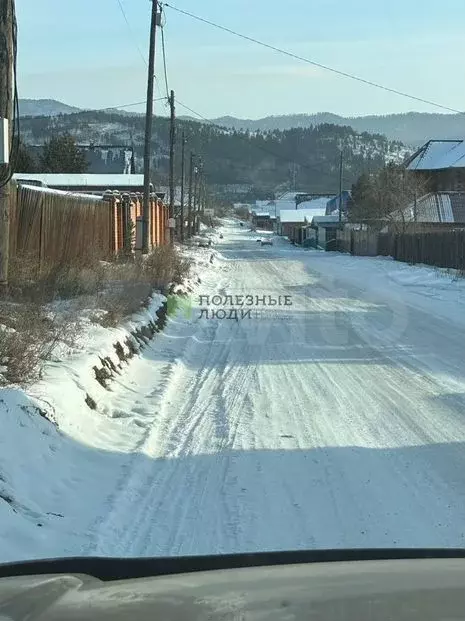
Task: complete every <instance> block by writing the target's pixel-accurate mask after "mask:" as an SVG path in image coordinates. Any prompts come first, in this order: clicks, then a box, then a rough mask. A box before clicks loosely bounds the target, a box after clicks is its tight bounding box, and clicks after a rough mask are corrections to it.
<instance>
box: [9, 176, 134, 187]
mask: <svg viewBox="0 0 465 621" xmlns="http://www.w3.org/2000/svg"><path fill="white" fill-rule="evenodd" d="M13 179H16V180H17V181H21V180H31V181H41V182H42V183H44V184H45V185H48V186H65V187H73V186H75V187H82V186H89V187H105V188H118V187H142V186H143V185H144V175H123V174H87V173H82V174H67V173H66V174H64V173H40V174H39V173H16V174H15V175H13Z"/></svg>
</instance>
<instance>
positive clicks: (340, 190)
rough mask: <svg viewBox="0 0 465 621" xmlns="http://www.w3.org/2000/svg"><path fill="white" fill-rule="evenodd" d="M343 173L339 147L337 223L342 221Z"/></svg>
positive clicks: (342, 159) (342, 158) (342, 157)
mask: <svg viewBox="0 0 465 621" xmlns="http://www.w3.org/2000/svg"><path fill="white" fill-rule="evenodd" d="M343 174H344V156H343V153H342V149H341V156H340V162H339V224H341V222H342V187H343V186H342V184H343Z"/></svg>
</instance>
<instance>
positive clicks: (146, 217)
mask: <svg viewBox="0 0 465 621" xmlns="http://www.w3.org/2000/svg"><path fill="white" fill-rule="evenodd" d="M151 1H152V17H151V23H150V44H149V62H148V76H147V107H146V111H145V145H144V203H143V206H142V252H143V253H144V254H147V253H148V251H149V229H150V156H151V142H152V125H153V85H154V84H153V83H154V80H155V36H156V31H157V26H158V24H159V13H158V0H151Z"/></svg>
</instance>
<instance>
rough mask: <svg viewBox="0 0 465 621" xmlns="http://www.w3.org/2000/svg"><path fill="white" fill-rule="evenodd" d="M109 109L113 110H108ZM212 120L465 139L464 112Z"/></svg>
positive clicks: (36, 110)
mask: <svg viewBox="0 0 465 621" xmlns="http://www.w3.org/2000/svg"><path fill="white" fill-rule="evenodd" d="M19 110H20V115H21V116H57V115H59V114H72V113H75V112H80V111H82V109H80V108H76V107H74V106H69V105H67V104H64V103H61V102H60V101H56V100H55V99H20V102H19ZM108 112H109V113H110V112H111V111H110V110H108ZM115 112H117V113H118V114H119V115H121V116H127V117H131V116H137V117H141V116H143V114H142V113H140V112H133V111H131V110H128V111H125V110H115ZM180 118H181V119H184V120H187V121H198V119H194V118H192V117H189V116H183V117H180ZM211 122H213V123H215V124H217V125H221V126H222V127H227V128H231V129H236V130H241V131H242V130H247V131H257V130H260V131H275V130H280V131H286V130H288V129H294V128H301V129H305V128H309V127H312V126H313V127H314V126H318V125H327V124H329V125H340V126H349V127H352V128H353V129H354V130H355V131H356V132H358V133H363V132H368V133H370V134H382V135H384V136H386V137H387V138H388V139H389V140H392V141H396V142H402V143H404V144H406V145H410V146H419V145H422V144H424V143H425V142H426V141H427V140H430V139H433V138H436V139H438V138H443V139H455V138H465V119H464V115H462V114H439V113H426V112H407V113H405V114H387V115H384V116H377V115H369V116H359V117H345V116H339V115H337V114H332V113H331V112H318V113H317V114H288V115H278V116H267V117H264V118H262V119H239V118H236V117H234V116H222V117H218V118H216V119H211Z"/></svg>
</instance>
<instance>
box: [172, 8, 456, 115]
mask: <svg viewBox="0 0 465 621" xmlns="http://www.w3.org/2000/svg"><path fill="white" fill-rule="evenodd" d="M164 6H167V7H168V8H170V9H173V11H177V12H178V13H182V14H183V15H187V16H188V17H191V18H192V19H195V20H197V21H199V22H203V23H204V24H208V25H209V26H213V27H214V28H218V29H219V30H223V31H224V32H228V33H229V34H232V35H234V36H236V37H239V38H241V39H245V40H246V41H249V42H251V43H256V44H257V45H261V46H262V47H266V48H267V49H269V50H272V51H273V52H278V53H279V54H284V55H285V56H288V57H290V58H293V59H295V60H300V61H302V62H304V63H307V64H309V65H313V66H314V67H319V68H320V69H324V70H325V71H330V72H332V73H335V74H336V75H339V76H342V77H344V78H349V79H351V80H355V81H357V82H361V83H362V84H366V85H368V86H372V87H374V88H378V89H380V90H383V91H387V92H388V93H394V94H395V95H399V96H400V97H406V98H407V99H412V100H414V101H419V102H421V103H424V104H427V105H429V106H433V107H435V108H440V109H442V110H447V111H448V112H454V113H456V114H465V112H464V111H463V110H457V109H456V108H450V107H449V106H444V105H443V104H440V103H437V102H435V101H431V100H429V99H424V98H423V97H417V96H415V95H411V94H410V93H405V92H403V91H400V90H398V89H395V88H390V87H389V86H384V85H383V84H378V83H377V82H373V81H371V80H367V79H365V78H361V77H360V76H357V75H354V74H352V73H347V72H346V71H341V70H340V69H334V67H329V66H328V65H323V64H322V63H318V62H316V61H314V60H310V59H309V58H305V57H304V56H299V55H298V54H294V53H293V52H289V51H288V50H284V49H282V48H279V47H276V46H274V45H270V44H269V43H265V42H264V41H260V40H258V39H255V38H253V37H249V36H247V35H244V34H242V33H240V32H237V31H235V30H232V29H231V28H227V27H226V26H222V25H220V24H216V23H215V22H212V21H210V20H208V19H205V18H204V17H200V16H199V15H194V13H190V12H189V11H184V10H183V9H179V8H178V7H176V6H173V5H172V4H169V3H167V2H165V3H164Z"/></svg>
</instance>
